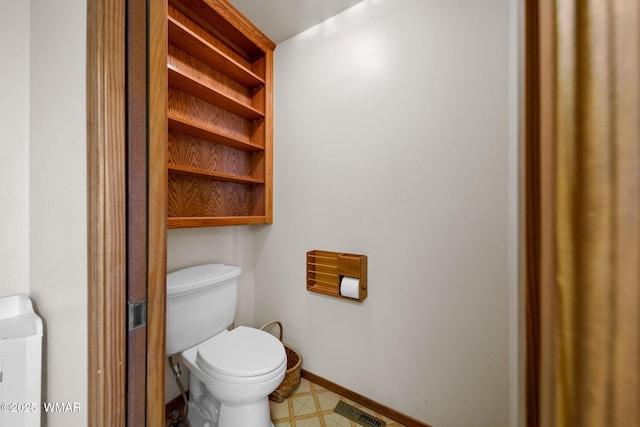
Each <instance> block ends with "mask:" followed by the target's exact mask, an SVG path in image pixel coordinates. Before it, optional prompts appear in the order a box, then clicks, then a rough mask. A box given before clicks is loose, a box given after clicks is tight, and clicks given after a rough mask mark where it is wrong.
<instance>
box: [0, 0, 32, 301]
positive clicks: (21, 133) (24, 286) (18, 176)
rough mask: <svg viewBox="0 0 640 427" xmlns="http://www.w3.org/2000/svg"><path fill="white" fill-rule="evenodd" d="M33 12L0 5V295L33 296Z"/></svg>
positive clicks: (24, 6)
mask: <svg viewBox="0 0 640 427" xmlns="http://www.w3.org/2000/svg"><path fill="white" fill-rule="evenodd" d="M29 12H30V2H28V1H13V0H0V57H2V58H4V60H3V61H2V67H0V93H1V94H2V96H1V97H0V129H2V133H3V135H2V138H0V152H1V153H2V155H1V157H2V167H0V200H2V210H1V212H0V236H2V237H1V238H0V271H2V276H3V277H2V280H1V281H0V296H7V295H12V294H16V293H29V35H30V24H29Z"/></svg>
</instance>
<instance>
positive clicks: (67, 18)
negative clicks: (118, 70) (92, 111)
mask: <svg viewBox="0 0 640 427" xmlns="http://www.w3.org/2000/svg"><path fill="white" fill-rule="evenodd" d="M30 52H31V58H30V60H31V76H30V86H31V96H30V137H31V145H30V158H29V171H30V173H29V177H30V185H29V192H30V193H29V194H30V198H29V200H30V202H29V203H30V210H29V212H30V217H31V221H30V278H31V286H30V288H31V297H32V298H33V299H34V301H35V303H36V306H37V309H38V312H39V314H40V315H41V316H42V318H43V321H44V325H45V329H44V334H45V336H44V346H43V350H44V358H43V364H44V373H43V380H44V381H43V387H44V392H43V401H45V402H63V403H67V402H69V403H75V402H78V403H80V407H81V412H80V413H57V414H50V415H48V416H46V417H44V418H45V420H46V421H45V424H44V425H48V426H50V427H56V426H65V427H67V426H85V425H86V419H87V412H86V410H87V198H86V193H87V190H86V182H87V160H86V153H87V152H86V83H85V82H86V1H83V0H61V1H55V2H51V1H48V0H32V1H31V50H30Z"/></svg>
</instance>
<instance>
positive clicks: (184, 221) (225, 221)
mask: <svg viewBox="0 0 640 427" xmlns="http://www.w3.org/2000/svg"><path fill="white" fill-rule="evenodd" d="M268 223H269V222H268V220H267V217H266V216H264V215H257V216H211V217H169V218H167V226H168V227H169V228H193V227H212V226H223V225H243V224H268Z"/></svg>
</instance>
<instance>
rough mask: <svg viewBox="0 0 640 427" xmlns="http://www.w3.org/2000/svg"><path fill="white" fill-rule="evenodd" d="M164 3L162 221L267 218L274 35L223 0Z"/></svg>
mask: <svg viewBox="0 0 640 427" xmlns="http://www.w3.org/2000/svg"><path fill="white" fill-rule="evenodd" d="M167 6H168V7H167V26H168V44H169V50H168V57H167V84H168V86H170V87H171V90H170V91H169V98H168V100H167V101H168V104H167V126H168V128H169V130H170V132H169V137H168V140H167V144H168V145H167V154H168V158H167V165H166V167H167V172H168V173H167V175H168V177H167V188H168V190H167V191H168V193H167V224H168V226H169V228H187V227H211V226H224V225H240V224H270V223H271V222H272V212H273V206H272V185H273V178H272V167H273V153H272V145H273V106H272V103H273V88H272V84H273V49H274V48H275V45H274V44H273V42H272V41H271V40H269V39H268V38H267V37H266V36H265V35H264V34H262V33H261V32H260V30H258V29H257V28H256V27H255V26H254V25H253V24H252V23H251V22H249V21H248V20H247V19H246V18H245V17H244V16H242V15H241V14H240V13H239V12H238V10H237V9H235V8H234V7H233V6H232V5H231V4H230V3H229V2H228V1H227V0H169V2H168V5H167Z"/></svg>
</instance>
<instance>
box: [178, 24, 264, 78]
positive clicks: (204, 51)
mask: <svg viewBox="0 0 640 427" xmlns="http://www.w3.org/2000/svg"><path fill="white" fill-rule="evenodd" d="M168 24H169V40H170V41H171V44H172V45H174V46H176V47H178V48H180V49H182V50H184V51H185V52H187V53H188V54H190V55H192V56H193V57H195V58H197V59H198V60H200V61H202V62H203V63H205V64H207V65H209V66H211V67H213V68H215V69H216V70H218V71H221V72H222V73H223V74H225V75H227V76H229V77H231V78H232V79H233V80H235V81H237V82H238V83H240V84H242V85H244V86H246V87H250V88H258V87H261V86H263V85H264V79H262V78H261V77H259V76H258V75H256V74H255V73H254V72H253V71H251V70H248V69H247V68H245V67H244V66H243V65H242V64H240V63H238V62H237V61H235V60H234V59H233V58H231V57H229V56H228V55H226V54H225V53H224V52H222V51H220V50H219V49H218V48H216V47H215V46H213V45H212V44H210V43H209V42H207V41H206V40H205V39H203V38H202V37H200V36H199V35H197V34H196V33H194V32H193V31H191V30H190V29H188V28H187V27H185V26H184V25H182V24H181V23H180V22H178V21H177V20H176V19H174V18H173V17H171V16H169V17H168Z"/></svg>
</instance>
